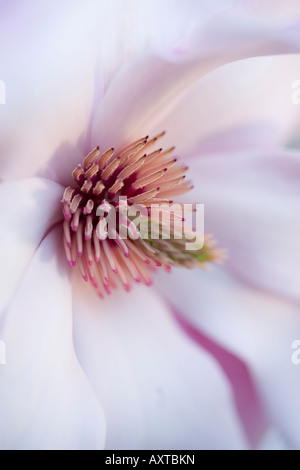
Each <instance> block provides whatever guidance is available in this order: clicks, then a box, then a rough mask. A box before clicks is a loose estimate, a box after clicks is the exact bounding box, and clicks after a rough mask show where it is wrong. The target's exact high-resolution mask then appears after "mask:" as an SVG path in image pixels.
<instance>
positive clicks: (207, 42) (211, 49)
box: [92, 15, 300, 148]
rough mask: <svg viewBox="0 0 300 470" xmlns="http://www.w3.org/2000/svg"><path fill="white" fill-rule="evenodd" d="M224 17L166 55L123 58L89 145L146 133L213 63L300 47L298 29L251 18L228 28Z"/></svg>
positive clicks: (115, 142) (108, 143) (117, 141)
mask: <svg viewBox="0 0 300 470" xmlns="http://www.w3.org/2000/svg"><path fill="white" fill-rule="evenodd" d="M228 21H229V20H228V16H226V15H225V16H224V15H219V16H218V21H217V20H216V22H215V23H214V24H213V28H214V29H213V30H209V31H206V32H204V31H203V29H202V33H201V35H200V31H199V36H197V35H196V34H194V36H193V38H190V40H189V41H187V42H186V44H184V45H182V47H181V49H176V51H174V50H173V52H172V53H171V51H170V52H169V54H168V55H167V54H166V55H165V56H164V58H162V57H159V56H158V55H154V54H149V53H148V54H143V55H140V56H138V57H136V58H135V59H134V60H132V61H131V62H129V63H127V64H126V65H125V66H124V67H123V68H122V70H120V71H119V73H118V74H117V75H116V76H115V78H114V80H113V81H112V82H111V85H110V87H109V89H108V91H107V93H106V94H105V96H104V99H103V100H102V102H101V104H100V106H99V110H98V113H97V115H96V119H95V121H94V125H93V134H92V145H93V146H96V145H98V144H99V142H100V143H102V145H103V146H104V147H106V148H109V147H111V146H115V147H118V146H120V145H121V144H123V143H124V141H126V140H128V141H132V140H134V136H136V135H143V134H148V132H149V128H151V127H153V126H155V125H156V124H158V122H161V121H162V118H163V116H165V115H166V113H167V112H168V111H169V110H170V107H171V106H172V105H173V104H174V102H176V100H178V98H179V97H180V95H181V94H182V93H184V92H185V91H186V90H187V89H188V88H189V87H190V86H191V85H193V84H194V83H196V82H197V81H198V80H199V79H200V78H202V77H203V76H204V75H206V74H208V73H209V72H211V71H212V70H214V69H216V68H217V67H220V66H222V65H224V64H226V63H230V62H234V61H236V60H239V59H245V58H249V57H253V56H260V55H267V54H269V55H272V54H283V53H293V52H297V51H300V38H299V34H298V31H297V30H293V29H289V28H287V29H286V30H281V29H280V30H275V29H272V28H269V29H268V30H265V29H264V28H262V27H260V28H257V27H256V26H257V25H256V24H255V22H250V24H249V25H248V28H247V33H245V31H244V30H242V29H241V27H240V25H238V24H234V25H233V28H232V29H230V28H228V27H227V28H226V27H225V26H224V25H227V23H228ZM230 24H231V23H230ZM214 32H216V34H217V36H218V37H219V38H220V40H219V41H216V39H215V38H214ZM220 35H222V37H220ZM128 83H130V93H128ZM120 103H122V106H121V107H120Z"/></svg>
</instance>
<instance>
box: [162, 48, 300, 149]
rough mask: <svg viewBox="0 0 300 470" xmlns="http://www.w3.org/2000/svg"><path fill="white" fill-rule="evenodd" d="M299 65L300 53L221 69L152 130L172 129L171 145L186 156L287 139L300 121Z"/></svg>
mask: <svg viewBox="0 0 300 470" xmlns="http://www.w3.org/2000/svg"><path fill="white" fill-rule="evenodd" d="M299 67H300V56H299V55H288V56H277V57H257V58H252V59H248V60H243V61H238V62H235V63H231V64H228V65H225V66H224V67H220V68H218V69H217V70H215V71H213V72H211V73H210V74H208V75H206V76H205V77H203V78H202V79H201V80H200V81H199V82H198V83H196V84H195V85H194V86H192V87H191V88H190V89H189V90H188V91H187V92H186V93H184V95H183V96H182V97H181V98H180V99H179V100H178V102H177V103H176V105H175V106H174V107H173V108H172V111H171V112H170V113H168V115H167V116H166V117H165V118H164V119H163V120H162V122H159V123H158V124H157V126H155V128H154V131H153V132H154V133H157V132H159V131H160V130H161V129H162V128H164V129H167V135H166V137H165V142H166V145H167V146H169V145H170V146H172V145H176V151H177V152H178V155H180V156H184V157H188V156H191V155H192V156H197V158H198V157H199V156H200V155H206V154H208V153H216V152H222V151H223V152H224V151H232V150H237V149H240V150H245V149H246V150H249V149H250V148H255V149H257V148H260V149H261V148H265V147H270V146H274V145H280V144H282V143H285V142H286V140H287V139H288V138H289V136H290V134H291V133H292V131H293V129H294V127H295V124H296V123H297V122H299V120H300V107H299V106H295V105H294V104H293V103H292V100H291V97H292V93H293V89H292V83H293V82H294V81H295V77H297V76H298V70H299Z"/></svg>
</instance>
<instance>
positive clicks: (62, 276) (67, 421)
mask: <svg viewBox="0 0 300 470" xmlns="http://www.w3.org/2000/svg"><path fill="white" fill-rule="evenodd" d="M63 259H64V255H63V253H62V246H61V231H60V229H56V230H55V231H52V232H51V233H50V234H49V235H48V236H47V237H46V239H45V240H44V241H43V243H42V244H41V246H40V248H39V249H38V251H37V252H36V254H35V256H34V258H33V260H32V262H31V263H30V266H29V267H28V269H27V271H26V273H25V275H24V276H23V279H22V281H21V282H20V285H19V287H18V290H17V292H16V293H15V295H14V298H13V299H12V302H11V303H10V305H9V307H8V308H7V310H6V312H5V316H4V317H2V319H1V325H0V337H1V340H2V341H5V343H6V365H2V366H0V367H1V368H0V417H1V429H0V442H1V448H3V449H26V450H28V449H66V450H69V449H74V450H78V449H100V448H102V447H103V442H104V439H105V425H104V417H103V413H102V409H101V406H100V404H99V402H98V401H97V399H96V397H95V395H94V393H93V391H92V389H91V388H90V385H89V383H88V381H87V379H86V377H85V375H84V374H83V372H82V370H81V368H80V367H79V365H78V362H77V359H76V357H75V355H74V349H73V341H72V295H71V283H70V280H69V277H68V275H67V274H66V273H67V270H66V269H65V263H64V262H62V260H63Z"/></svg>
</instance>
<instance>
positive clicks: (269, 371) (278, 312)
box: [157, 268, 300, 448]
mask: <svg viewBox="0 0 300 470" xmlns="http://www.w3.org/2000/svg"><path fill="white" fill-rule="evenodd" d="M157 286H158V288H159V289H161V290H162V292H164V294H165V295H166V296H167V297H168V298H169V299H170V302H171V303H172V305H174V306H175V307H176V309H177V310H178V311H180V312H181V314H182V315H183V316H184V318H186V319H188V321H189V322H191V324H192V325H194V327H196V328H199V329H200V331H202V332H204V333H205V334H206V335H208V336H210V337H211V338H212V339H213V340H214V341H217V342H218V343H219V344H221V345H223V346H224V347H226V348H227V349H228V350H229V351H232V352H233V353H234V354H236V355H237V356H238V357H240V358H241V359H242V360H243V361H244V362H245V363H246V364H247V365H248V367H249V369H250V372H251V374H252V377H254V379H255V381H256V384H257V386H258V390H259V392H260V395H261V398H262V400H263V405H264V408H265V410H266V412H267V413H268V414H269V418H270V419H271V421H272V423H273V425H274V427H275V428H277V429H279V431H280V433H281V434H282V436H283V438H284V439H285V440H288V441H289V442H290V443H291V445H292V447H297V448H299V447H300V432H299V419H300V404H299V390H300V374H299V370H298V368H297V367H296V366H295V365H294V364H293V363H292V360H291V358H292V353H293V352H294V350H293V349H292V343H293V342H294V341H295V340H296V339H299V335H300V318H299V309H298V308H296V307H295V306H293V305H292V304H290V303H288V302H286V301H283V300H281V299H279V298H276V297H274V296H268V295H266V294H264V293H260V292H258V291H257V290H255V289H251V288H249V287H246V286H245V285H243V284H241V283H239V282H237V281H236V280H234V278H232V277H231V276H230V275H228V274H226V272H225V271H224V270H221V269H217V268H214V271H213V272H211V273H207V272H205V273H203V272H199V271H194V272H191V271H179V270H174V273H173V275H172V277H169V276H162V277H160V278H159V280H158V282H157Z"/></svg>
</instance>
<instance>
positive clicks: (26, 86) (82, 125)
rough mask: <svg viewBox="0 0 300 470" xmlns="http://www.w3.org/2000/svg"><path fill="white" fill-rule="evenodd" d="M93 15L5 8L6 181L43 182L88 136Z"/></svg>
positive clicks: (39, 7) (2, 155)
mask: <svg viewBox="0 0 300 470" xmlns="http://www.w3.org/2000/svg"><path fill="white" fill-rule="evenodd" d="M88 13H89V11H88V9H85V8H84V3H82V2H79V3H78V2H71V1H68V0H67V1H66V0H65V1H62V2H52V1H51V2H50V1H49V0H46V1H45V2H43V3H41V2H39V1H36V0H29V1H26V2H25V1H22V0H21V1H18V2H7V3H6V4H4V6H2V7H1V17H0V31H1V32H0V42H1V46H0V55H1V79H2V80H4V81H5V83H6V95H7V96H6V105H5V106H1V108H0V125H1V142H0V169H1V176H2V177H3V178H10V179H11V178H14V179H15V178H24V177H28V176H34V175H36V173H37V171H38V170H41V169H42V168H44V167H45V165H46V163H48V161H49V160H50V157H52V156H53V154H54V153H55V152H58V151H59V147H60V146H62V145H63V144H66V143H68V144H69V145H72V146H75V145H77V143H78V140H79V139H80V137H81V136H82V135H83V134H84V133H86V132H87V126H88V123H89V119H90V114H91V110H92V103H93V93H94V79H95V73H96V71H95V51H94V49H93V47H92V43H91V37H90V34H89V32H90V31H91V29H92V28H91V26H90V21H89V20H90V17H89V15H88ZM87 51H88V54H87ZM73 151H74V150H73ZM60 158H61V155H60Z"/></svg>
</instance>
